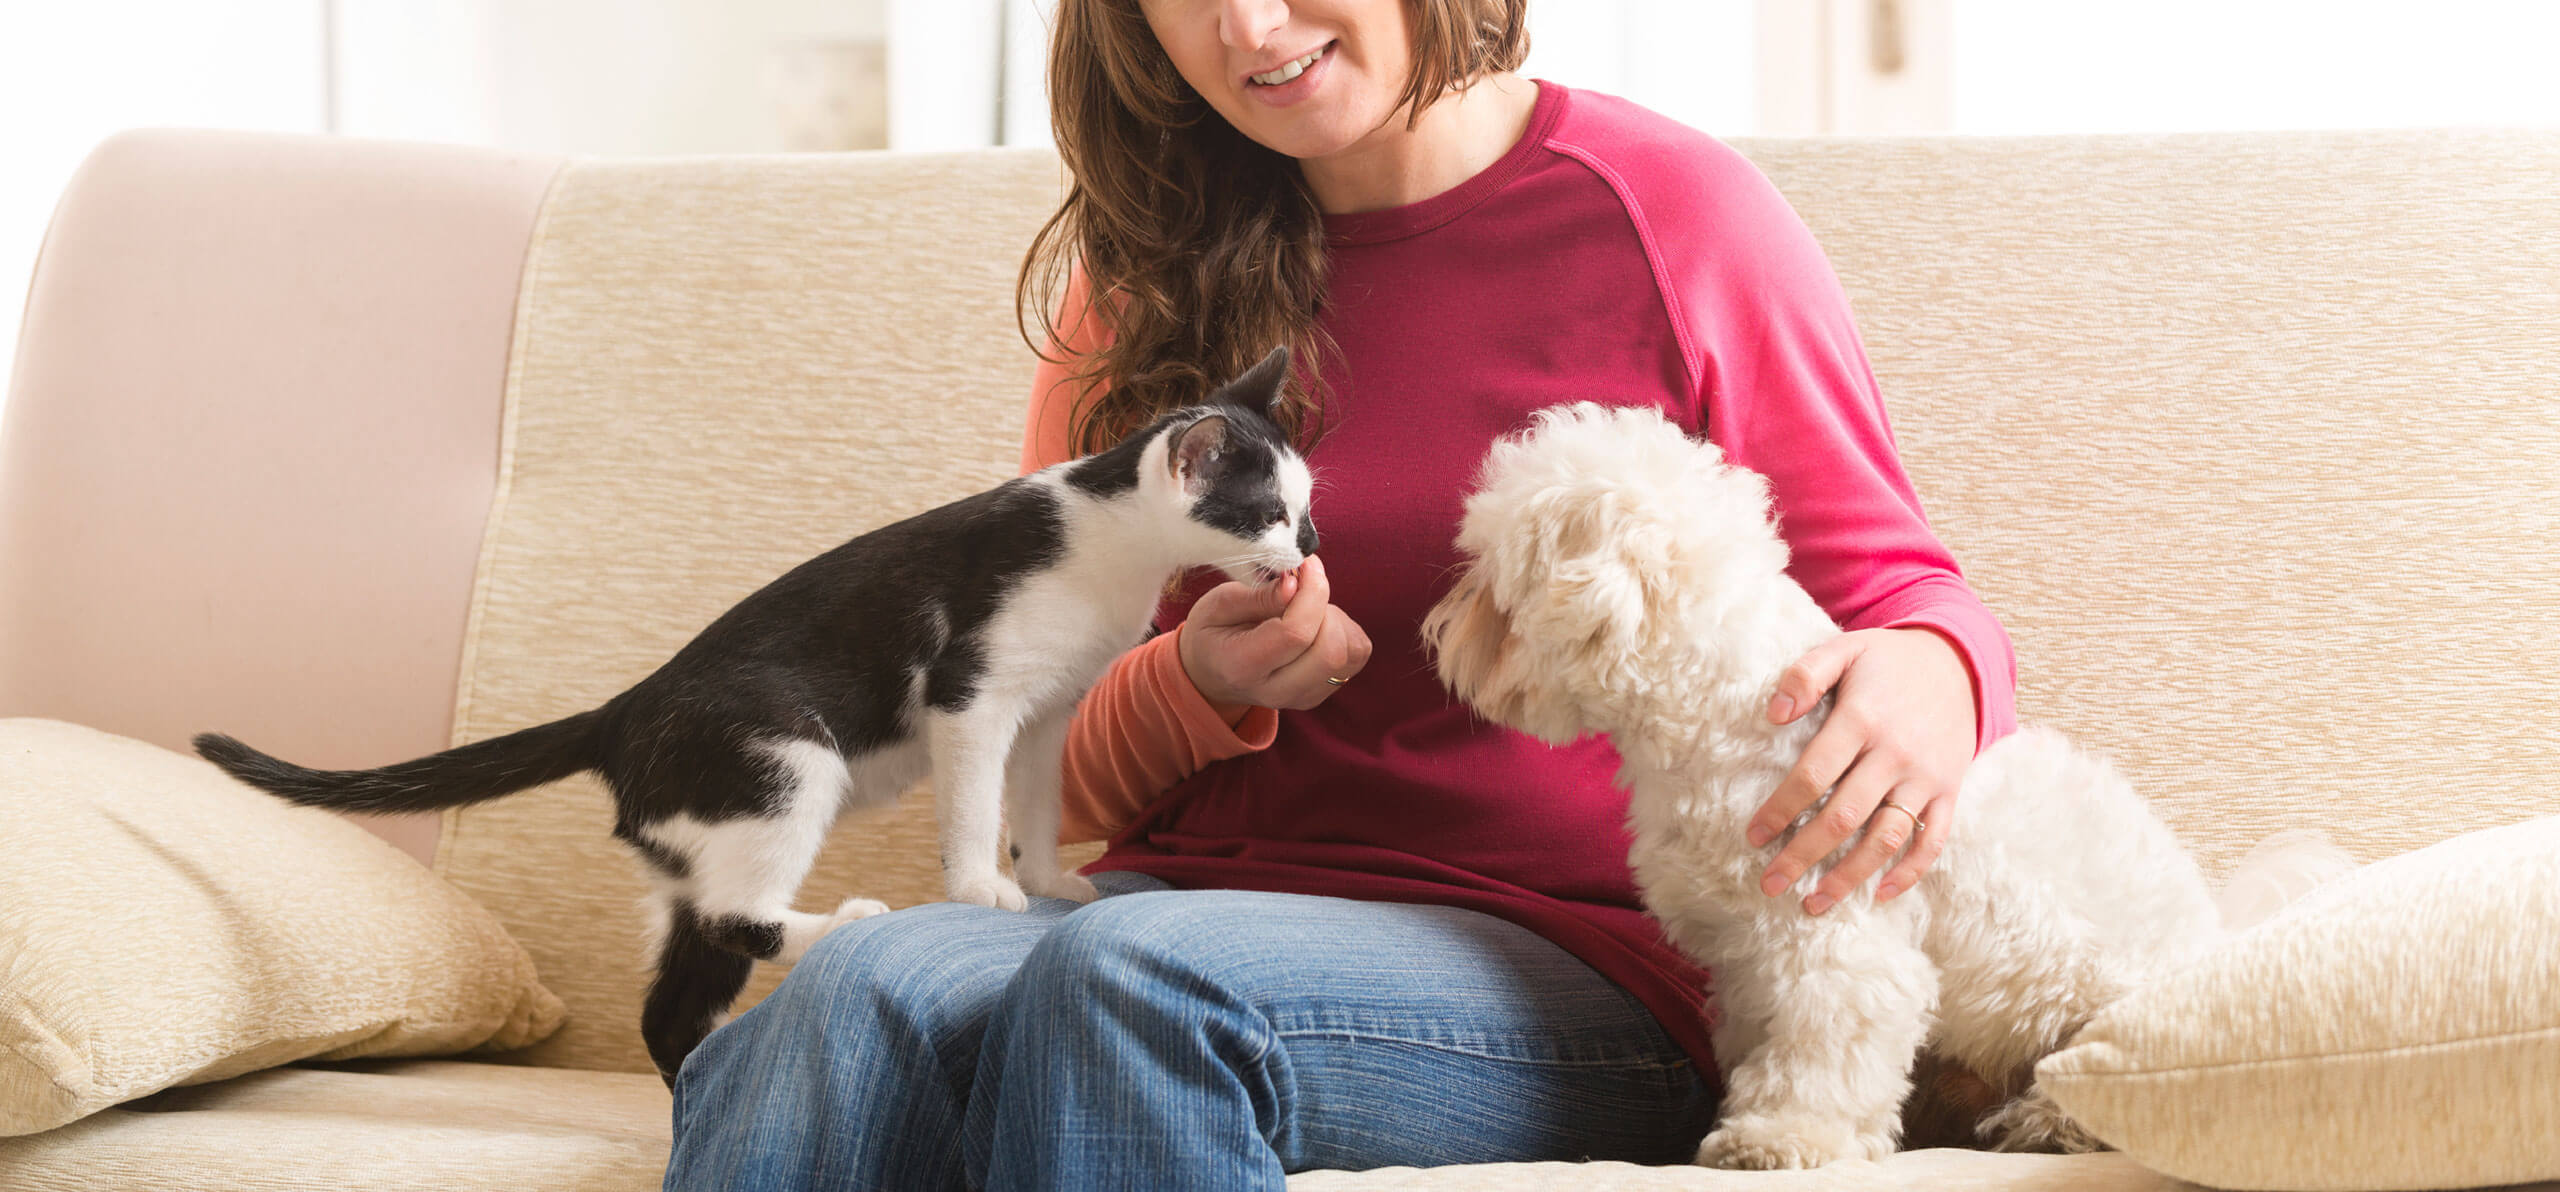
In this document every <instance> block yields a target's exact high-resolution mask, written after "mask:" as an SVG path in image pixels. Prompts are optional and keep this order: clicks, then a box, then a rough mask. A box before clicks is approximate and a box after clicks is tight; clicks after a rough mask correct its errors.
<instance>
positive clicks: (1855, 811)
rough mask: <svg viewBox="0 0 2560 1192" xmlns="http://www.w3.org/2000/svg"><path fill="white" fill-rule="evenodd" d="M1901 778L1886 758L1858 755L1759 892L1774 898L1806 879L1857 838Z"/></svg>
mask: <svg viewBox="0 0 2560 1192" xmlns="http://www.w3.org/2000/svg"><path fill="white" fill-rule="evenodd" d="M1832 723H1834V724H1836V723H1838V721H1837V720H1834V721H1833V722H1832ZM1823 731H1824V732H1829V731H1830V725H1825V726H1823ZM1816 735H1817V736H1819V734H1816ZM1862 744H1863V743H1862ZM1806 752H1807V753H1811V752H1812V750H1810V749H1807V750H1806ZM1900 777H1901V776H1900V775H1899V774H1897V773H1895V772H1894V769H1893V767H1892V766H1890V765H1888V764H1887V763H1886V759H1884V758H1882V757H1879V756H1877V755H1876V753H1875V752H1874V751H1872V750H1869V751H1867V752H1865V753H1862V754H1861V755H1859V757H1858V760H1857V762H1856V763H1855V764H1853V765H1852V766H1851V767H1850V768H1849V772H1848V773H1847V774H1846V775H1844V776H1842V777H1841V779H1840V781H1839V783H1838V784H1837V785H1835V786H1834V787H1833V788H1832V791H1831V797H1830V798H1829V799H1827V800H1824V801H1823V804H1822V810H1821V811H1819V812H1816V813H1815V814H1814V817H1813V819H1812V820H1811V821H1809V822H1807V823H1806V824H1805V826H1803V827H1801V828H1798V829H1796V834H1795V836H1794V838H1793V839H1790V840H1788V841H1787V847H1785V848H1783V849H1780V850H1779V851H1778V859H1777V860H1776V861H1775V862H1772V863H1771V864H1770V866H1769V869H1768V872H1766V873H1765V874H1763V875H1762V876H1761V878H1760V892H1761V893H1763V894H1768V895H1770V896H1772V897H1775V896H1776V895H1777V894H1778V893H1780V892H1781V891H1784V890H1786V889H1788V888H1789V887H1792V886H1794V885H1795V884H1796V879H1797V878H1800V877H1802V876H1804V874H1805V871H1807V870H1809V869H1812V868H1813V867H1814V865H1815V864H1817V863H1819V862H1820V861H1821V860H1822V859H1823V858H1824V857H1828V856H1830V855H1831V852H1832V850H1834V849H1837V848H1839V847H1840V846H1841V845H1842V844H1843V843H1846V842H1847V841H1848V840H1849V839H1850V838H1851V837H1854V836H1856V835H1857V834H1858V830H1859V829H1860V828H1862V827H1865V826H1866V822H1867V816H1868V815H1870V814H1872V813H1873V812H1874V811H1875V807H1876V804H1877V803H1880V802H1882V801H1883V800H1884V794H1885V792H1886V791H1889V790H1892V789H1893V787H1894V786H1895V784H1896V782H1897V781H1898V780H1899V778H1900Z"/></svg>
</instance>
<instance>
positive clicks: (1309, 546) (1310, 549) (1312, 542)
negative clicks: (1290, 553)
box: [1298, 517, 1316, 555]
mask: <svg viewBox="0 0 2560 1192" xmlns="http://www.w3.org/2000/svg"><path fill="white" fill-rule="evenodd" d="M1298 553H1299V554H1302V555H1312V554H1314V553H1316V519H1314V518H1312V517H1311V518H1308V519H1307V520H1305V521H1302V522H1299V523H1298Z"/></svg>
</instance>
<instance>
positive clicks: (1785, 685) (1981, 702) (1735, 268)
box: [1688, 155, 2017, 913]
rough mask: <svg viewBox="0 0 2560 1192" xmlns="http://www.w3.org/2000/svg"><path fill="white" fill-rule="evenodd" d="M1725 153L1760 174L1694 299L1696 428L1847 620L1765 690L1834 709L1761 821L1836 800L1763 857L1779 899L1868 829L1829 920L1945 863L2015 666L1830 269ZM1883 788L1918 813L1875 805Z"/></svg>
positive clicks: (1841, 873)
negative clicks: (1907, 449) (1826, 702)
mask: <svg viewBox="0 0 2560 1192" xmlns="http://www.w3.org/2000/svg"><path fill="white" fill-rule="evenodd" d="M1731 161H1732V163H1733V164H1734V165H1736V166H1738V167H1739V168H1740V169H1742V170H1748V171H1750V173H1749V176H1748V177H1747V178H1744V177H1739V176H1735V177H1731V178H1728V179H1726V180H1725V181H1726V185H1724V186H1722V187H1720V188H1719V189H1720V191H1721V192H1722V193H1721V197H1720V202H1719V203H1718V205H1717V208H1716V212H1715V214H1716V218H1717V220H1718V222H1719V225H1720V226H1718V227H1717V228H1716V229H1715V230H1716V237H1715V238H1716V241H1717V243H1718V246H1719V248H1721V249H1727V250H1729V251H1726V252H1724V253H1723V255H1721V256H1720V257H1719V260H1718V263H1717V266H1716V270H1717V272H1716V275H1715V282H1716V284H1712V285H1706V286H1700V287H1698V288H1697V290H1696V292H1694V293H1692V294H1691V295H1688V297H1690V298H1692V299H1693V300H1696V301H1699V302H1702V303H1705V304H1707V309H1704V310H1702V311H1699V312H1696V313H1697V314H1699V315H1700V316H1701V317H1699V318H1696V319H1693V320H1692V321H1691V325H1692V326H1696V327H1700V328H1702V329H1703V330H1702V332H1701V334H1702V335H1703V336H1704V337H1705V338H1706V339H1707V342H1706V343H1704V344H1702V345H1701V352H1700V355H1701V356H1702V358H1703V359H1704V360H1705V361H1706V365H1705V367H1704V369H1703V372H1704V376H1703V378H1702V381H1703V383H1702V386H1701V389H1702V393H1701V401H1702V415H1703V418H1702V420H1703V422H1704V423H1705V425H1706V427H1707V428H1708V430H1709V432H1710V434H1711V435H1712V436H1713V437H1714V438H1715V439H1716V440H1717V442H1718V443H1719V444H1721V445H1722V446H1723V447H1724V449H1725V451H1726V454H1727V455H1728V456H1729V457H1730V458H1732V459H1733V460H1734V462H1736V463H1738V464H1741V465H1743V466H1745V467H1749V468H1751V469H1753V470H1754V471H1757V472H1760V473H1761V474H1763V475H1765V476H1767V477H1768V478H1769V481H1770V489H1771V494H1772V496H1773V498H1774V502H1775V505H1776V508H1777V514H1778V519H1779V522H1778V524H1779V530H1780V533H1781V534H1782V535H1783V537H1784V538H1785V539H1786V542H1787V547H1788V550H1789V552H1790V562H1789V571H1790V572H1791V573H1792V574H1793V575H1794V576H1795V578H1796V579H1797V581H1798V582H1800V583H1801V584H1803V585H1804V587H1805V590H1806V591H1807V592H1808V593H1810V594H1811V595H1812V596H1813V597H1814V599H1815V600H1816V601H1818V602H1819V603H1820V604H1821V605H1822V607H1823V608H1824V609H1825V610H1826V611H1828V612H1829V613H1830V614H1831V615H1832V618H1833V619H1834V620H1836V621H1838V622H1839V623H1840V625H1841V627H1842V628H1843V629H1844V630H1847V631H1849V632H1847V633H1846V634H1844V636H1842V637H1841V638H1839V639H1837V640H1835V641H1834V642H1832V643H1829V644H1827V645H1825V646H1823V647H1821V648H1819V649H1816V650H1814V651H1812V652H1811V653H1808V654H1807V655H1806V656H1805V658H1804V659H1803V660H1801V661H1800V662H1798V663H1797V664H1796V666H1795V667H1794V668H1793V669H1791V670H1790V671H1789V673H1788V675H1787V677H1786V678H1785V679H1784V680H1783V681H1782V683H1781V685H1780V689H1779V692H1778V694H1777V696H1776V697H1775V698H1774V699H1773V700H1772V703H1771V707H1770V709H1769V715H1770V718H1771V719H1772V720H1774V721H1777V722H1780V723H1785V722H1788V721H1792V720H1794V719H1796V718H1797V717H1799V716H1801V715H1803V714H1804V713H1805V712H1807V711H1809V710H1811V709H1812V708H1813V707H1814V706H1815V704H1816V703H1817V702H1818V700H1819V699H1820V698H1821V697H1822V696H1823V695H1824V694H1826V693H1827V694H1830V695H1831V696H1832V697H1833V705H1832V711H1831V713H1830V715H1829V717H1828V718H1827V720H1826V721H1825V723H1824V726H1823V728H1822V730H1821V731H1820V732H1818V733H1816V734H1815V736H1814V738H1813V740H1812V741H1811V742H1810V743H1809V744H1808V745H1807V747H1806V749H1805V753H1804V756H1803V758H1802V759H1800V760H1799V762H1798V763H1797V766H1796V768H1795V769H1794V770H1793V771H1791V772H1790V773H1789V774H1788V775H1787V777H1786V778H1785V779H1784V780H1783V781H1782V782H1781V783H1780V784H1779V786H1778V789H1777V790H1776V791H1775V792H1773V793H1772V795H1771V796H1770V798H1769V800H1768V801H1767V803H1765V804H1764V805H1763V806H1762V807H1761V809H1760V810H1759V812H1758V814H1757V815H1756V816H1755V817H1754V819H1753V822H1752V826H1751V841H1752V843H1753V844H1754V845H1755V846H1758V845H1762V844H1765V843H1767V841H1769V840H1770V839H1773V838H1775V837H1776V835H1777V834H1778V833H1779V832H1780V831H1782V830H1783V829H1784V828H1785V827H1786V825H1787V824H1788V823H1790V822H1792V821H1793V820H1794V819H1795V817H1796V816H1797V815H1799V814H1801V813H1802V812H1803V811H1804V810H1805V809H1806V808H1808V807H1811V806H1813V805H1814V804H1815V803H1816V802H1817V801H1820V800H1821V799H1822V798H1823V796H1824V795H1825V793H1826V792H1827V793H1828V795H1829V800H1828V802H1827V803H1825V805H1824V810H1823V812H1822V814H1821V815H1819V816H1818V817H1816V819H1815V820H1814V821H1813V822H1811V823H1809V824H1808V825H1806V827H1804V828H1803V829H1801V830H1799V831H1798V832H1797V834H1796V836H1795V837H1794V839H1793V840H1792V841H1790V842H1789V844H1788V846H1787V847H1786V848H1785V849H1784V850H1782V851H1781V852H1780V854H1779V855H1778V857H1777V859H1776V860H1775V862H1774V863H1773V864H1772V865H1771V866H1770V868H1769V871H1768V873H1767V874H1766V877H1765V882H1764V885H1763V889H1764V890H1767V891H1769V892H1771V893H1773V894H1774V893H1776V892H1779V891H1783V890H1785V889H1786V888H1788V887H1789V886H1791V885H1793V884H1794V882H1795V880H1796V879H1797V878H1798V877H1799V876H1801V875H1802V874H1803V873H1804V872H1805V871H1806V870H1807V869H1809V868H1811V867H1812V866H1813V864H1814V863H1816V862H1817V861H1819V860H1820V859H1821V858H1823V857H1824V856H1827V855H1829V854H1830V853H1831V852H1832V851H1833V850H1834V849H1836V848H1837V847H1838V846H1839V845H1840V844H1842V843H1843V842H1845V841H1848V840H1851V839H1853V838H1857V837H1858V836H1859V833H1860V832H1861V831H1864V832H1865V836H1864V839H1863V840H1862V842H1861V843H1860V845H1859V846H1858V847H1857V848H1856V849H1854V850H1852V852H1851V853H1850V854H1849V856H1848V857H1847V858H1846V859H1844V860H1843V862H1842V863H1841V864H1840V865H1838V866H1836V867H1834V868H1833V869H1832V871H1831V872H1830V873H1829V874H1827V875H1825V877H1824V880H1823V881H1822V883H1821V884H1820V885H1819V886H1818V887H1817V888H1816V889H1815V891H1814V892H1813V894H1812V895H1811V896H1810V897H1808V898H1807V899H1806V900H1805V905H1806V908H1807V909H1808V910H1810V911H1813V912H1815V913H1820V912H1821V911H1822V910H1824V909H1827V908H1828V907H1829V906H1830V905H1831V904H1832V903H1834V902H1836V901H1838V900H1839V899H1840V898H1841V897H1844V896H1845V895H1846V894H1847V893H1848V892H1849V891H1850V890H1852V889H1855V888H1856V887H1857V886H1858V884H1859V883H1861V882H1863V881H1864V880H1865V879H1866V878H1867V877H1869V876H1870V875H1872V874H1873V873H1874V872H1876V870H1877V869H1879V868H1881V867H1882V866H1883V864H1884V863H1885V862H1887V861H1889V860H1891V859H1892V858H1893V857H1894V856H1895V855H1896V854H1897V853H1901V852H1902V851H1903V848H1904V846H1905V845H1909V846H1910V849H1909V852H1908V853H1907V854H1906V855H1904V857H1903V862H1902V864H1901V865H1900V866H1898V867H1897V868H1895V869H1894V870H1893V871H1892V872H1891V873H1889V874H1887V875H1886V878H1885V881H1884V882H1883V883H1882V885H1881V887H1880V891H1881V894H1882V896H1885V897H1890V896H1891V895H1892V894H1894V893H1897V892H1899V891H1901V890H1905V889H1908V888H1910V886H1911V884H1912V883H1914V882H1916V881H1917V880H1918V878H1919V875H1920V873H1921V872H1923V871H1925V870H1926V869H1927V868H1928V867H1929V865H1930V864H1931V863H1932V862H1934V861H1935V859H1936V856H1937V853H1938V851H1939V850H1940V849H1941V848H1943V847H1944V845H1945V842H1946V834H1947V830H1948V828H1949V827H1950V826H1951V824H1952V823H1953V820H1954V814H1953V813H1954V799H1955V795H1956V789H1957V786H1958V784H1959V783H1960V782H1961V781H1962V778H1963V774H1964V771H1965V768H1966V767H1967V765H1969V764H1970V762H1971V761H1972V758H1973V756H1974V754H1975V753H1977V752H1978V751H1979V750H1980V749H1982V748H1984V747H1986V746H1988V745H1989V744H1990V743H1991V742H1993V741H1996V740H1998V739H2000V738H2001V737H2003V736H2006V735H2007V734H2008V733H2010V732H2011V731H2012V730H2014V729H2015V728H2016V710H2015V708H2016V685H2017V677H2016V675H2017V669H2016V668H2017V662H2016V656H2015V653H2014V649H2013V647H2012V646H2011V644H2010V641H2009V636H2008V634H2007V632H2006V631H2004V630H2003V629H2002V628H2001V626H2000V622H1999V620H1998V618H1996V617H1994V616H1993V615H1992V613H1991V611H1990V609H1989V608H1987V607H1985V606H1984V605H1983V603H1982V601H1981V599H1980V597H1978V596H1977V595H1975V593H1974V591H1973V589H1972V588H1971V586H1969V585H1968V584H1966V583H1965V580H1964V576H1963V573H1962V572H1961V571H1960V570H1959V569H1958V568H1957V566H1956V562H1955V558H1954V556H1953V554H1952V553H1951V552H1949V551H1948V550H1947V548H1946V546H1945V544H1944V543H1942V542H1940V541H1939V540H1938V537H1937V535H1936V534H1935V533H1934V532H1933V531H1931V530H1930V528H1929V525H1928V521H1927V519H1926V517H1925V516H1924V515H1923V513H1922V511H1921V507H1920V500H1919V496H1918V494H1917V493H1916V492H1915V491H1914V489H1913V487H1912V484H1911V480H1910V477H1909V475H1908V474H1907V473H1906V472H1905V470H1904V468H1903V466H1902V461H1901V458H1900V456H1899V454H1898V453H1897V451H1896V449H1895V444H1894V441H1893V433H1892V428H1891V426H1890V424H1889V422H1888V421H1887V419H1886V416H1885V408H1884V400H1883V398H1882V396H1881V394H1880V393H1879V392H1878V389H1877V385H1876V381H1875V376H1874V373H1873V371H1872V370H1871V369H1870V367H1869V365H1868V362H1867V357H1866V350H1865V347H1864V345H1863V344H1862V343H1861V342H1860V340H1859V337H1858V333H1857V328H1856V325H1855V323H1854V321H1853V319H1852V316H1851V313H1850V308H1849V301H1848V297H1847V295H1846V293H1845V292H1843V291H1842V289H1841V287H1840V283H1839V280H1838V278H1837V277H1836V276H1835V275H1834V274H1833V272H1832V269H1831V266H1830V262H1829V261H1828V260H1827V259H1826V258H1825V257H1824V255H1823V253H1822V251H1821V249H1820V247H1819V246H1818V245H1817V244H1816V243H1815V242H1814V239H1813V236H1812V234H1811V232H1809V231H1808V230H1807V229H1806V228H1805V227H1804V224H1803V222H1802V221H1801V220H1799V219H1798V218H1797V217H1796V215H1795V212H1794V211H1793V210H1792V209H1791V208H1790V207H1788V205H1787V203H1786V201H1785V199H1784V198H1782V197H1781V196H1780V195H1779V194H1778V193H1777V190H1776V188H1775V187H1773V186H1771V185H1769V183H1768V182H1767V180H1766V179H1765V178H1761V177H1760V176H1759V174H1758V172H1757V171H1756V170H1752V169H1751V168H1750V166H1749V164H1748V163H1747V162H1743V161H1741V159H1740V158H1739V156H1738V155H1735V156H1734V157H1733V158H1732V159H1731ZM1888 798H1890V799H1891V800H1892V802H1893V804H1894V806H1895V807H1897V808H1902V809H1905V810H1907V811H1908V812H1909V813H1910V814H1908V815H1903V814H1897V813H1895V812H1892V811H1884V812H1881V813H1880V812H1879V810H1878V809H1879V807H1880V806H1881V805H1882V803H1883V802H1884V801H1885V800H1886V799H1888ZM1871 821H1872V822H1871ZM1922 824H1925V825H1926V827H1925V828H1921V827H1919V825H1922Z"/></svg>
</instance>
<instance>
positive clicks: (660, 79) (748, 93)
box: [337, 0, 887, 156]
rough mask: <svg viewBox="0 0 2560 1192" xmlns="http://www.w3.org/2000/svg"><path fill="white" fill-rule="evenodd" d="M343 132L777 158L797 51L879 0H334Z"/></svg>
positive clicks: (854, 38)
mask: <svg viewBox="0 0 2560 1192" xmlns="http://www.w3.org/2000/svg"><path fill="white" fill-rule="evenodd" d="M337 11H338V38H337V62H338V77H339V84H338V93H339V104H338V111H339V120H338V129H339V131H341V132H345V133H348V134H351V135H355V136H371V137H392V138H401V139H415V140H433V141H456V142H461V143H465V144H474V145H492V146H497V147H501V148H507V149H516V150H522V151H525V152H531V153H563V154H593V155H601V156H649V155H662V154H675V153H762V152H779V151H782V150H783V149H785V148H788V147H789V146H788V145H787V143H786V138H785V132H784V122H783V120H782V119H781V118H780V117H779V115H778V111H777V102H778V99H779V97H778V96H777V94H776V88H777V86H778V85H779V82H780V80H779V78H778V72H780V71H781V70H782V69H784V66H785V63H786V61H787V59H788V56H789V55H791V54H792V53H793V52H794V51H795V50H797V49H800V48H804V47H808V46H812V45H825V44H828V43H852V42H864V41H869V42H878V41H880V40H881V38H882V37H883V34H884V32H885V30H886V25H887V22H886V20H885V18H884V13H883V0H538V2H528V0H340V2H339V4H338V5H337Z"/></svg>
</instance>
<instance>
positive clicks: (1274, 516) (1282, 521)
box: [1263, 506, 1289, 526]
mask: <svg viewBox="0 0 2560 1192" xmlns="http://www.w3.org/2000/svg"><path fill="white" fill-rule="evenodd" d="M1263 524H1264V525H1270V526H1285V525H1287V524H1289V511H1288V510H1286V509H1282V508H1279V507H1277V506H1274V507H1273V508H1272V509H1271V510H1270V512H1268V513H1266V514H1265V515H1264V516H1263Z"/></svg>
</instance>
